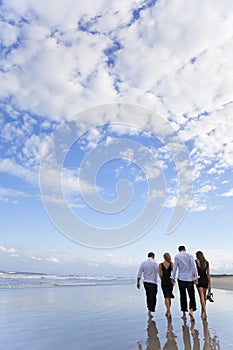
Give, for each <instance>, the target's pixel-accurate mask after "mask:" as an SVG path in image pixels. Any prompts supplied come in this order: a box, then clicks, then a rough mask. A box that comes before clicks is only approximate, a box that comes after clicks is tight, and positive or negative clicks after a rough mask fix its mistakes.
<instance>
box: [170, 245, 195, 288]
mask: <svg viewBox="0 0 233 350" xmlns="http://www.w3.org/2000/svg"><path fill="white" fill-rule="evenodd" d="M177 268H178V279H179V280H181V281H190V282H192V281H194V280H195V279H196V278H197V271H196V266H195V261H194V258H193V257H192V255H190V254H189V253H187V252H186V251H181V252H179V254H177V255H176V256H175V259H174V270H173V276H175V274H176V270H177Z"/></svg>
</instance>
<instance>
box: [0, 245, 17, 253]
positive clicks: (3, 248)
mask: <svg viewBox="0 0 233 350" xmlns="http://www.w3.org/2000/svg"><path fill="white" fill-rule="evenodd" d="M0 251H1V252H4V253H9V254H13V253H15V252H16V250H15V249H14V248H9V247H6V246H5V245H0Z"/></svg>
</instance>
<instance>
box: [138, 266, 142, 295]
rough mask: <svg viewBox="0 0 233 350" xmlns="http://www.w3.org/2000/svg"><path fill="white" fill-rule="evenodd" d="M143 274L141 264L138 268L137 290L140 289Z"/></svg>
mask: <svg viewBox="0 0 233 350" xmlns="http://www.w3.org/2000/svg"><path fill="white" fill-rule="evenodd" d="M142 273H143V263H141V265H140V266H139V270H138V275H137V288H138V289H140V281H141V279H142Z"/></svg>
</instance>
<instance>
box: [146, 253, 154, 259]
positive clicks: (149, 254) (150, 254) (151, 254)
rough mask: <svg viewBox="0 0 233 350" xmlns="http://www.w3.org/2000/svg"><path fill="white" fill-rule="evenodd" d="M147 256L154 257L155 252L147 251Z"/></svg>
mask: <svg viewBox="0 0 233 350" xmlns="http://www.w3.org/2000/svg"><path fill="white" fill-rule="evenodd" d="M147 256H148V258H154V257H155V254H154V253H153V252H150V253H148V255H147Z"/></svg>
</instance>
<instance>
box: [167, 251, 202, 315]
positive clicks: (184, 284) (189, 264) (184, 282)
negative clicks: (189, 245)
mask: <svg viewBox="0 0 233 350" xmlns="http://www.w3.org/2000/svg"><path fill="white" fill-rule="evenodd" d="M178 250H179V253H178V254H177V255H176V256H175V259H174V268H173V271H172V282H173V283H175V277H176V272H177V269H178V286H179V291H180V304H181V311H183V318H184V319H185V318H186V311H188V309H187V307H188V306H187V295H186V291H187V292H188V296H189V315H190V317H191V320H194V316H193V311H195V310H196V300H195V291H194V285H193V284H194V281H195V283H197V279H198V273H197V267H196V263H195V260H194V257H193V256H192V255H191V254H189V253H187V252H186V249H185V247H184V246H179V248H178Z"/></svg>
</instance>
